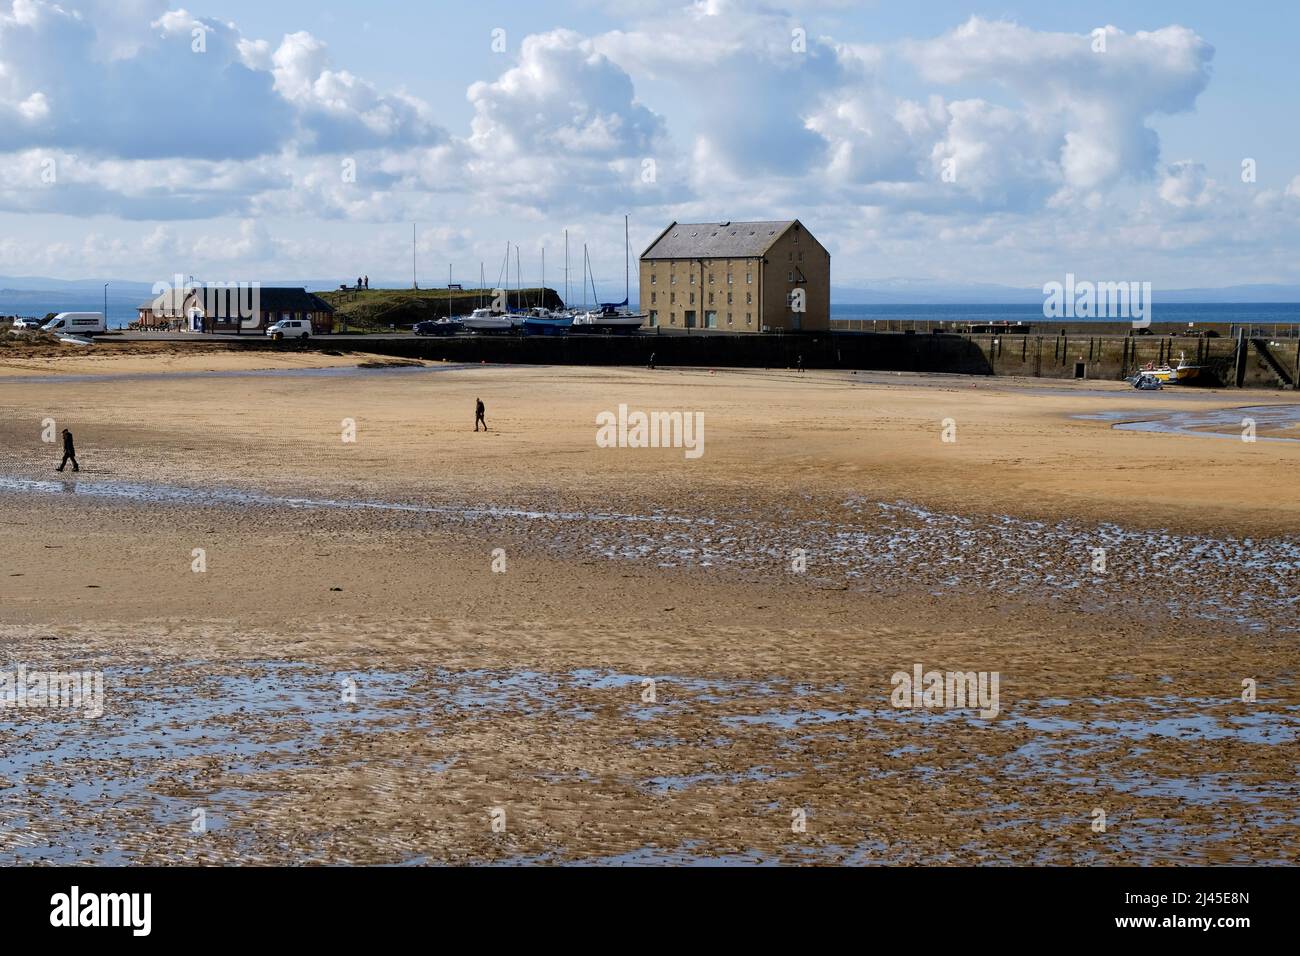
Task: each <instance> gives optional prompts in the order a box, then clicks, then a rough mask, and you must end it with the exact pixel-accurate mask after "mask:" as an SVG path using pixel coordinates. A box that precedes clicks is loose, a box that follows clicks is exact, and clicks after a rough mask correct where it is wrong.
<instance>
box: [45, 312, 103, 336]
mask: <svg viewBox="0 0 1300 956" xmlns="http://www.w3.org/2000/svg"><path fill="white" fill-rule="evenodd" d="M41 331H42V332H57V333H59V334H60V335H94V334H95V333H96V332H107V331H108V326H107V324H105V322H104V313H102V312H60V313H59V314H58V315H56V316H55V317H54V318H52V319H50V321H48V322H46V323H45V324H44V325H42V326H41Z"/></svg>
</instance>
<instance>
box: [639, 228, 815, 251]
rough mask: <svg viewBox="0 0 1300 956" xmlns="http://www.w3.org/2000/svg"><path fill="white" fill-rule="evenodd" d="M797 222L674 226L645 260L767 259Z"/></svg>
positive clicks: (665, 231) (668, 229) (650, 249)
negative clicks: (764, 255) (768, 253)
mask: <svg viewBox="0 0 1300 956" xmlns="http://www.w3.org/2000/svg"><path fill="white" fill-rule="evenodd" d="M795 222H797V220H794V219H784V220H772V221H767V222H674V223H673V224H672V225H671V226H669V227H668V228H667V229H665V230H664V231H663V232H662V233H660V234H659V238H658V239H656V240H655V241H654V242H652V243H651V244H650V248H648V249H647V250H646V251H645V252H643V253H641V258H642V259H754V258H758V257H759V256H761V255H763V253H765V252H766V251H767V250H768V249H769V248H770V247H771V246H772V244H773V243H774V242H776V240H777V239H779V238H780V237H781V236H782V235H784V234H785V231H786V230H787V229H789V228H790V227H791V226H793V225H794V224H795Z"/></svg>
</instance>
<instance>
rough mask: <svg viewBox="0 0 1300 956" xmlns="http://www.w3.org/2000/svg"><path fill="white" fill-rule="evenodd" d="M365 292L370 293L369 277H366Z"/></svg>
mask: <svg viewBox="0 0 1300 956" xmlns="http://www.w3.org/2000/svg"><path fill="white" fill-rule="evenodd" d="M366 291H367V292H369V291H370V276H366Z"/></svg>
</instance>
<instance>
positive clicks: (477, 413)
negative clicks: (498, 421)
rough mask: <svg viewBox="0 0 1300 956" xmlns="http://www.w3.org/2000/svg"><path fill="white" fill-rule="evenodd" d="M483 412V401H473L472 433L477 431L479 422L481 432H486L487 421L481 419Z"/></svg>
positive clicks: (479, 399)
mask: <svg viewBox="0 0 1300 956" xmlns="http://www.w3.org/2000/svg"><path fill="white" fill-rule="evenodd" d="M483 412H484V408H483V399H481V398H476V399H474V431H478V426H479V423H480V422H482V423H483V430H484V431H487V430H488V427H487V419H486V418H484V417H483Z"/></svg>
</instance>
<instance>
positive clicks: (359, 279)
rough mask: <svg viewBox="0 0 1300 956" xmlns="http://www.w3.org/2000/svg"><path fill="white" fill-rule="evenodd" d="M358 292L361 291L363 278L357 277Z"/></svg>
mask: <svg viewBox="0 0 1300 956" xmlns="http://www.w3.org/2000/svg"><path fill="white" fill-rule="evenodd" d="M357 291H358V292H360V291H361V276H357Z"/></svg>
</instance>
